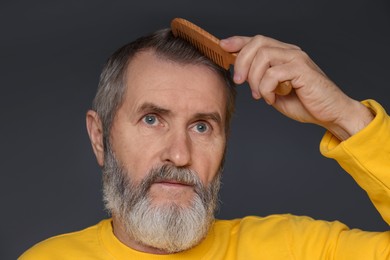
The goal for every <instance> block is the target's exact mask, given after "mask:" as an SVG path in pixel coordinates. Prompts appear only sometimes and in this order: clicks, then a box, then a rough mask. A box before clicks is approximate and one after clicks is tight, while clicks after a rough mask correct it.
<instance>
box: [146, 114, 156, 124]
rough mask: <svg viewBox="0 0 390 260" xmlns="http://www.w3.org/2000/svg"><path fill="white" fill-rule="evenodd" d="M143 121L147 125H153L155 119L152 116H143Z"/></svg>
mask: <svg viewBox="0 0 390 260" xmlns="http://www.w3.org/2000/svg"><path fill="white" fill-rule="evenodd" d="M143 121H144V122H145V123H146V124H148V125H154V124H156V122H157V117H156V116H154V115H146V116H144V118H143Z"/></svg>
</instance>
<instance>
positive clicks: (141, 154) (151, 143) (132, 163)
mask: <svg viewBox="0 0 390 260" xmlns="http://www.w3.org/2000/svg"><path fill="white" fill-rule="evenodd" d="M115 139H116V142H114V143H115V149H114V151H115V154H116V156H117V158H118V160H119V161H120V162H121V163H122V164H123V166H124V168H125V169H126V170H127V171H128V173H129V174H130V177H131V178H133V180H134V181H135V182H138V181H140V180H142V179H143V178H144V177H145V176H146V175H147V173H148V172H149V170H150V169H151V168H152V167H153V166H154V165H155V164H156V158H157V151H158V149H157V147H156V140H153V138H152V137H150V136H145V135H140V134H139V133H138V132H137V131H126V132H125V133H120V134H117V135H116V138H113V140H115Z"/></svg>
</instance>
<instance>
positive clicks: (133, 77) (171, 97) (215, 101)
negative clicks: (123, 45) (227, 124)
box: [124, 51, 227, 117]
mask: <svg viewBox="0 0 390 260" xmlns="http://www.w3.org/2000/svg"><path fill="white" fill-rule="evenodd" d="M125 84H126V94H125V97H124V104H128V105H131V106H136V105H139V104H141V103H142V102H152V103H157V104H159V105H162V106H164V107H178V106H180V107H181V108H189V106H190V108H191V109H193V110H202V109H203V110H210V109H213V110H218V112H220V113H221V116H223V117H224V116H225V113H226V111H225V110H226V96H227V89H226V88H227V86H226V83H225V81H224V80H223V79H222V77H221V76H220V75H218V74H217V72H215V71H213V70H212V69H211V68H209V67H207V66H206V65H193V64H181V63H177V62H174V61H171V60H167V59H165V58H162V57H159V56H156V55H155V53H154V52H153V51H145V52H141V53H138V54H137V55H136V56H135V57H134V58H133V60H132V61H131V62H130V64H129V65H128V68H127V70H126V77H125ZM197 112H199V111H197Z"/></svg>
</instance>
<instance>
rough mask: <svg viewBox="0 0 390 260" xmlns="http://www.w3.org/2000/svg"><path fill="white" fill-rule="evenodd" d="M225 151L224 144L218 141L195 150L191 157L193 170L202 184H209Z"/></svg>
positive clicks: (218, 167)
mask: <svg viewBox="0 0 390 260" xmlns="http://www.w3.org/2000/svg"><path fill="white" fill-rule="evenodd" d="M224 151H225V142H224V141H220V142H218V143H215V144H213V145H207V146H203V147H199V148H198V149H196V151H195V152H194V155H193V163H194V169H195V170H196V171H197V172H198V174H199V177H200V179H201V180H202V182H203V183H207V184H208V183H210V182H211V181H212V180H213V179H214V177H215V175H216V174H217V173H218V171H219V169H220V166H221V163H222V158H223V156H224Z"/></svg>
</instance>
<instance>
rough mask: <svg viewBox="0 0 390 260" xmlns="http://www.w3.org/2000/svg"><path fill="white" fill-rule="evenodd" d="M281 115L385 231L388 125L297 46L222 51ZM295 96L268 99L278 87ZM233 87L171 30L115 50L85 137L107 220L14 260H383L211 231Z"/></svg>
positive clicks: (319, 226) (271, 228)
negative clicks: (98, 171) (314, 141)
mask: <svg viewBox="0 0 390 260" xmlns="http://www.w3.org/2000/svg"><path fill="white" fill-rule="evenodd" d="M221 47H222V48H223V49H225V50H226V51H229V52H239V54H238V56H237V59H236V63H235V64H234V76H233V80H234V82H235V83H237V84H240V83H243V82H244V81H248V82H249V85H250V88H251V91H252V95H253V97H254V98H255V99H260V98H263V99H264V100H265V101H266V102H267V103H268V104H270V105H272V106H273V107H275V108H276V109H277V110H278V111H280V112H281V113H283V114H285V115H286V116H288V117H290V118H293V119H295V120H298V121H301V122H309V123H315V124H318V125H321V126H323V127H324V128H326V129H327V130H328V131H327V133H326V134H325V136H324V138H323V140H322V141H321V151H322V153H323V154H324V155H325V156H327V157H330V158H335V159H336V160H338V162H339V163H340V164H341V166H342V167H343V168H344V169H346V170H347V171H348V172H349V173H350V174H351V175H352V176H353V177H354V179H355V180H356V181H357V182H358V183H359V185H361V186H362V188H364V189H365V190H366V191H367V193H368V195H369V196H370V198H371V200H372V201H373V203H374V204H375V206H376V207H377V209H378V210H379V211H380V213H381V214H382V216H383V218H384V219H385V220H386V221H387V222H388V223H390V209H389V207H387V205H388V203H389V202H390V190H389V188H388V187H389V186H390V178H389V177H388V176H387V175H388V173H389V171H390V164H389V163H388V161H389V159H390V157H389V155H390V135H389V133H390V119H389V117H388V116H387V115H386V113H385V111H384V109H383V108H382V107H381V106H380V105H379V104H377V103H376V102H375V101H372V100H368V101H365V102H363V103H360V102H358V101H355V100H353V99H351V98H349V97H348V96H346V95H345V94H344V93H343V92H342V91H341V90H340V89H339V88H338V87H337V86H335V85H334V83H332V82H331V81H330V80H329V79H328V78H327V77H326V76H325V74H324V73H323V72H322V71H321V70H320V69H319V68H318V67H317V66H316V65H315V64H314V63H313V62H312V61H311V60H310V58H309V57H308V56H307V55H306V54H305V53H304V52H302V51H301V50H300V49H299V48H298V47H296V46H294V45H290V44H286V43H282V42H279V41H276V40H274V39H270V38H267V37H264V36H255V37H252V38H250V37H232V38H228V39H225V40H223V41H221ZM286 80H289V81H291V83H292V85H293V91H292V92H291V93H290V94H289V95H287V96H277V95H275V94H274V90H275V88H276V87H277V85H278V82H283V81H286ZM234 96H235V92H234V86H233V82H232V81H231V78H230V75H229V73H228V72H227V71H225V70H223V69H221V68H220V67H218V66H217V65H215V64H213V63H212V62H211V61H209V60H208V59H207V58H205V57H203V56H202V55H201V54H199V53H198V52H197V51H196V50H195V49H194V48H193V47H192V46H190V45H189V44H188V43H186V42H184V41H183V40H181V39H177V38H174V37H173V36H172V34H171V32H170V31H169V30H162V31H158V32H156V33H154V34H153V35H151V36H147V37H143V38H140V39H138V40H136V41H135V42H133V43H130V44H128V45H126V46H124V47H122V48H121V49H119V50H118V51H117V52H116V53H114V54H113V56H112V57H111V58H110V60H109V61H108V62H107V65H106V67H105V68H104V70H103V73H102V75H101V79H100V84H99V87H98V91H97V94H96V97H95V100H94V104H93V110H90V111H88V113H87V118H86V121H87V129H88V133H89V136H90V139H91V143H92V147H93V150H94V153H95V155H96V158H97V162H98V164H99V165H100V166H101V167H102V171H103V191H104V202H105V205H106V208H107V209H108V210H109V211H110V213H111V214H112V219H108V220H103V221H102V222H100V223H98V224H97V225H95V226H92V227H89V228H87V229H85V230H82V231H79V232H75V233H70V234H65V235H61V236H57V237H54V238H50V239H48V240H46V241H44V242H41V243H39V244H37V245H36V246H34V247H33V248H31V249H30V250H28V251H27V252H26V253H25V254H23V255H22V256H21V257H20V259H166V258H169V259H388V258H389V257H390V247H389V245H390V233H389V232H383V233H374V232H363V231H359V230H349V229H348V228H347V227H346V226H345V225H343V224H341V223H339V222H332V223H329V222H324V221H314V220H312V219H310V218H307V217H295V216H291V215H276V216H270V217H266V218H257V217H246V218H243V219H238V220H230V221H229V220H215V219H214V210H215V208H216V205H217V196H218V190H219V184H220V175H221V169H222V165H223V161H224V154H225V148H226V141H227V137H228V133H229V123H230V118H231V114H232V113H233V109H234Z"/></svg>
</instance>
